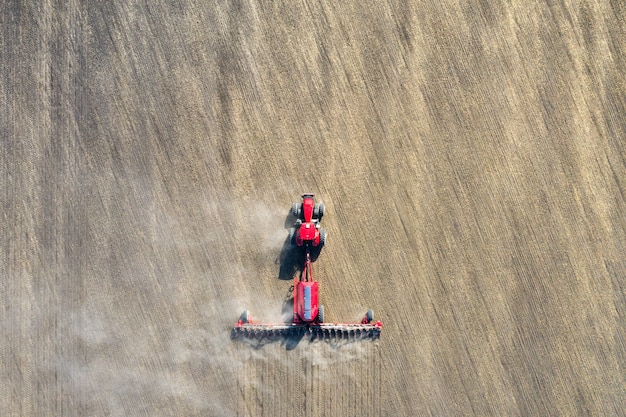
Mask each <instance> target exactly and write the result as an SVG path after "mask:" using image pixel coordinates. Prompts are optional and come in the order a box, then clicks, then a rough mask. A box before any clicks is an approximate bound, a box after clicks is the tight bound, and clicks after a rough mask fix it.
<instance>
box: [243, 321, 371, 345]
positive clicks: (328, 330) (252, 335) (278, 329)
mask: <svg viewBox="0 0 626 417" xmlns="http://www.w3.org/2000/svg"><path fill="white" fill-rule="evenodd" d="M364 320H365V318H364ZM382 327H383V326H382V323H381V322H380V321H377V322H375V323H319V324H263V323H250V322H247V323H244V322H243V321H242V320H240V321H239V322H238V323H237V324H236V325H235V327H234V328H233V332H232V334H233V338H235V339H240V338H241V339H259V340H280V339H284V338H290V337H291V338H302V337H307V338H309V339H311V340H333V339H343V340H361V339H378V338H379V337H380V332H381V331H382Z"/></svg>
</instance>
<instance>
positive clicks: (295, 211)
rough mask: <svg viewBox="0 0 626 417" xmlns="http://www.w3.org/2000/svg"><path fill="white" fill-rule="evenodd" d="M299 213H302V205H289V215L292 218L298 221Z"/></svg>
mask: <svg viewBox="0 0 626 417" xmlns="http://www.w3.org/2000/svg"><path fill="white" fill-rule="evenodd" d="M301 213H302V203H293V204H292V205H291V214H293V216H294V217H296V218H298V219H299V218H300V214H301Z"/></svg>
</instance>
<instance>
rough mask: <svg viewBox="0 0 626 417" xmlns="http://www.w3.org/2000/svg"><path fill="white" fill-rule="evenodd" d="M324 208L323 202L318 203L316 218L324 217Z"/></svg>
mask: <svg viewBox="0 0 626 417" xmlns="http://www.w3.org/2000/svg"><path fill="white" fill-rule="evenodd" d="M325 210H326V206H325V205H324V203H320V204H319V206H318V208H317V218H318V219H319V220H322V217H324V211H325Z"/></svg>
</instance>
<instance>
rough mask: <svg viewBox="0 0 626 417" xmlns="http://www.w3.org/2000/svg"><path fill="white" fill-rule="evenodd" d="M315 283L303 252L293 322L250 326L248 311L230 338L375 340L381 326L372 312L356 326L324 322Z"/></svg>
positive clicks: (295, 284) (308, 262) (296, 283)
mask: <svg viewBox="0 0 626 417" xmlns="http://www.w3.org/2000/svg"><path fill="white" fill-rule="evenodd" d="M318 286H319V284H318V282H317V281H314V280H313V275H312V269H311V257H310V255H309V252H308V250H307V253H306V260H305V262H304V268H303V270H302V273H301V274H300V276H299V277H296V278H295V279H294V284H293V320H292V322H291V323H254V322H252V319H251V317H250V313H249V312H248V310H245V311H244V312H243V314H242V315H241V318H240V319H239V321H238V322H237V324H235V327H234V328H233V336H234V337H246V338H269V339H275V338H280V337H289V336H298V335H304V334H309V335H310V336H311V339H316V338H319V339H330V338H345V339H366V338H370V339H372V338H378V337H380V332H381V330H382V326H383V325H382V323H381V322H380V321H376V322H373V321H374V313H373V311H372V310H368V312H367V313H366V314H365V316H364V317H363V320H361V322H360V323H325V322H324V306H323V305H319V303H318V301H319V300H318Z"/></svg>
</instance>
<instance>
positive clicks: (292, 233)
mask: <svg viewBox="0 0 626 417" xmlns="http://www.w3.org/2000/svg"><path fill="white" fill-rule="evenodd" d="M314 196H315V195H314V194H310V193H309V194H302V202H301V203H293V205H292V206H291V214H292V215H293V216H294V217H295V218H296V222H295V224H294V226H293V227H292V228H291V229H290V230H289V240H290V241H291V242H292V243H295V244H296V245H297V246H305V247H315V248H319V249H321V247H322V246H324V243H325V242H326V229H324V228H322V227H321V226H320V221H321V220H322V217H323V216H324V209H325V207H324V203H316V202H315V199H314Z"/></svg>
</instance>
